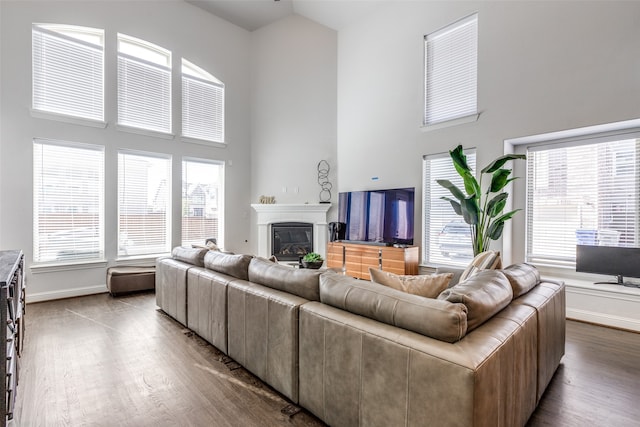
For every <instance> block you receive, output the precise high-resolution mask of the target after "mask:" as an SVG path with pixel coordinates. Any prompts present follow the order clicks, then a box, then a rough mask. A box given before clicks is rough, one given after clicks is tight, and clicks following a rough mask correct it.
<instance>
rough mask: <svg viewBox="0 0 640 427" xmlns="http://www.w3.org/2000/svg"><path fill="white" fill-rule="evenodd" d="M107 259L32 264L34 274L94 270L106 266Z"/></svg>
mask: <svg viewBox="0 0 640 427" xmlns="http://www.w3.org/2000/svg"><path fill="white" fill-rule="evenodd" d="M106 266H107V260H106V259H99V260H91V261H77V262H60V263H47V264H44V263H42V264H40V263H38V264H32V265H31V266H30V269H31V272H32V273H33V274H43V273H55V272H60V271H69V270H93V269H95V268H100V267H106Z"/></svg>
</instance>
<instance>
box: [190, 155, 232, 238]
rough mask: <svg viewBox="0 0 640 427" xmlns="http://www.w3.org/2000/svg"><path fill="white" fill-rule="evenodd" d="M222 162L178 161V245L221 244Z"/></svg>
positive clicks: (222, 209)
mask: <svg viewBox="0 0 640 427" xmlns="http://www.w3.org/2000/svg"><path fill="white" fill-rule="evenodd" d="M223 214H224V163H223V162H213V161H208V160H199V159H184V160H183V161H182V244H183V245H191V244H199V245H204V243H205V241H206V240H207V239H208V238H214V239H216V241H217V242H218V244H219V245H222V244H223V243H222V236H221V233H220V231H221V230H222V229H223V226H222V225H223Z"/></svg>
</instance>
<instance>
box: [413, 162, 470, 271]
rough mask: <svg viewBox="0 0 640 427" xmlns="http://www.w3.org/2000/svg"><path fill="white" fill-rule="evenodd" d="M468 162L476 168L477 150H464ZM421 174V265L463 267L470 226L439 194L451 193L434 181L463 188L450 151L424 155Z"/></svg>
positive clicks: (468, 257)
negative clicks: (445, 182)
mask: <svg viewBox="0 0 640 427" xmlns="http://www.w3.org/2000/svg"><path fill="white" fill-rule="evenodd" d="M465 154H466V156H467V164H468V165H469V167H470V168H471V169H473V170H474V171H475V167H476V151H475V150H465ZM422 176H423V186H422V188H423V197H422V203H423V207H422V212H423V233H424V236H423V241H422V248H423V250H422V257H423V260H422V262H423V263H424V264H446V265H460V266H466V265H468V264H469V261H470V260H471V259H472V258H473V247H472V245H471V228H470V227H469V225H468V224H467V223H465V222H464V220H463V219H462V217H461V216H459V215H457V214H456V213H455V211H454V210H453V207H451V203H449V202H448V201H446V200H442V199H441V197H443V196H447V197H452V196H451V192H449V190H447V189H446V188H444V187H442V186H441V185H439V184H438V183H437V182H436V180H438V179H448V180H449V181H451V182H452V183H453V184H455V185H456V186H458V188H460V189H462V188H464V184H463V182H462V178H461V177H460V175H458V173H457V172H456V170H455V168H454V166H453V162H452V160H451V157H450V155H449V153H448V152H447V153H440V154H433V155H426V156H424V159H423V161H422Z"/></svg>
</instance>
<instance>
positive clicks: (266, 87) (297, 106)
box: [251, 16, 338, 250]
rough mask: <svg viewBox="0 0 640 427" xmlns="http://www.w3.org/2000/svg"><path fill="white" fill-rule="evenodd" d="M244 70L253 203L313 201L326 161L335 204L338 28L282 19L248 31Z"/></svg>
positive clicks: (300, 18) (302, 20)
mask: <svg viewBox="0 0 640 427" xmlns="http://www.w3.org/2000/svg"><path fill="white" fill-rule="evenodd" d="M251 68H252V77H251V90H252V94H251V107H252V117H251V158H252V163H251V164H252V167H251V200H252V203H258V198H259V196H260V195H269V196H275V198H276V201H277V203H307V202H308V203H318V202H319V193H320V186H319V185H318V176H317V165H318V162H319V161H320V160H327V161H328V162H329V164H330V167H331V170H330V178H329V180H330V182H331V183H332V184H333V186H334V187H333V188H334V190H333V191H332V202H333V204H334V205H336V204H337V200H338V198H337V185H336V176H337V175H336V172H337V159H336V114H337V113H336V104H337V100H336V97H337V75H336V70H337V33H336V32H335V31H334V30H331V29H329V28H327V27H324V26H322V25H319V24H317V23H315V22H313V21H310V20H308V19H306V18H303V17H300V16H290V17H288V18H284V19H282V20H280V21H277V22H275V23H274V24H271V25H268V26H266V27H263V28H261V29H259V30H257V31H254V32H253V33H252V51H251ZM296 188H297V190H298V191H297V192H296ZM285 189H286V192H285V191H284V190H285ZM332 209H333V208H332ZM253 240H254V241H255V239H253ZM254 250H255V248H254Z"/></svg>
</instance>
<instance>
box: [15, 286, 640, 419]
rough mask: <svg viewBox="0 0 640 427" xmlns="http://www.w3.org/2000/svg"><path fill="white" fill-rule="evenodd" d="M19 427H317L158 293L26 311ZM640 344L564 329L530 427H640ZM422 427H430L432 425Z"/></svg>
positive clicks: (620, 336)
mask: <svg viewBox="0 0 640 427" xmlns="http://www.w3.org/2000/svg"><path fill="white" fill-rule="evenodd" d="M26 320H27V321H26V339H25V348H24V354H23V356H22V359H21V360H20V369H21V371H20V385H19V388H18V399H17V402H16V410H15V421H16V422H15V424H16V425H18V426H53V425H55V426H82V425H90V426H158V427H159V426H286V425H291V426H321V425H323V424H322V423H321V422H320V421H318V420H317V419H316V418H314V417H313V416H312V415H310V414H309V413H308V412H306V411H304V410H301V411H300V412H298V413H296V414H295V415H292V416H290V415H289V414H288V412H290V411H289V410H292V409H293V410H295V409H296V408H295V407H293V406H292V405H290V403H289V402H288V401H287V400H286V399H284V398H283V397H282V396H280V395H279V394H278V393H276V392H275V391H273V390H272V389H271V388H269V387H268V386H266V385H264V384H263V383H262V382H260V381H259V380H258V379H256V378H255V377H254V376H252V375H251V374H250V373H248V372H247V371H246V370H244V369H243V368H241V367H238V366H237V364H235V363H234V362H233V361H231V360H229V359H228V358H226V357H225V356H224V355H223V354H222V353H220V352H219V351H218V350H217V349H215V348H214V347H212V346H211V345H208V344H207V343H206V342H205V341H204V340H202V339H201V338H199V337H198V336H197V335H194V334H193V333H191V332H190V331H189V330H187V329H185V328H184V327H182V326H181V325H180V324H178V323H177V322H175V321H174V320H172V319H171V318H169V317H168V316H166V315H165V314H163V313H162V312H161V311H159V310H157V308H156V306H155V296H154V294H152V293H145V294H136V295H130V296H123V297H118V298H112V297H110V296H108V295H107V294H102V295H94V296H89V297H81V298H73V299H67V300H59V301H51V302H45V303H38V304H29V305H28V306H27V317H26ZM639 400H640V334H635V333H631V332H624V331H619V330H613V329H608V328H602V327H598V326H593V325H587V324H583V323H578V322H571V321H569V322H568V324H567V346H566V355H565V357H564V359H563V363H562V364H561V365H560V368H559V369H558V371H557V373H556V375H555V377H554V378H553V380H552V382H551V384H550V386H549V388H548V389H547V391H546V393H545V395H544V396H543V399H542V401H541V402H540V405H539V407H538V409H537V410H536V412H535V413H534V414H533V415H532V417H531V419H530V420H529V423H528V426H569V427H571V426H581V427H582V426H616V427H618V426H638V425H640V402H639ZM425 425H427V424H425Z"/></svg>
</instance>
